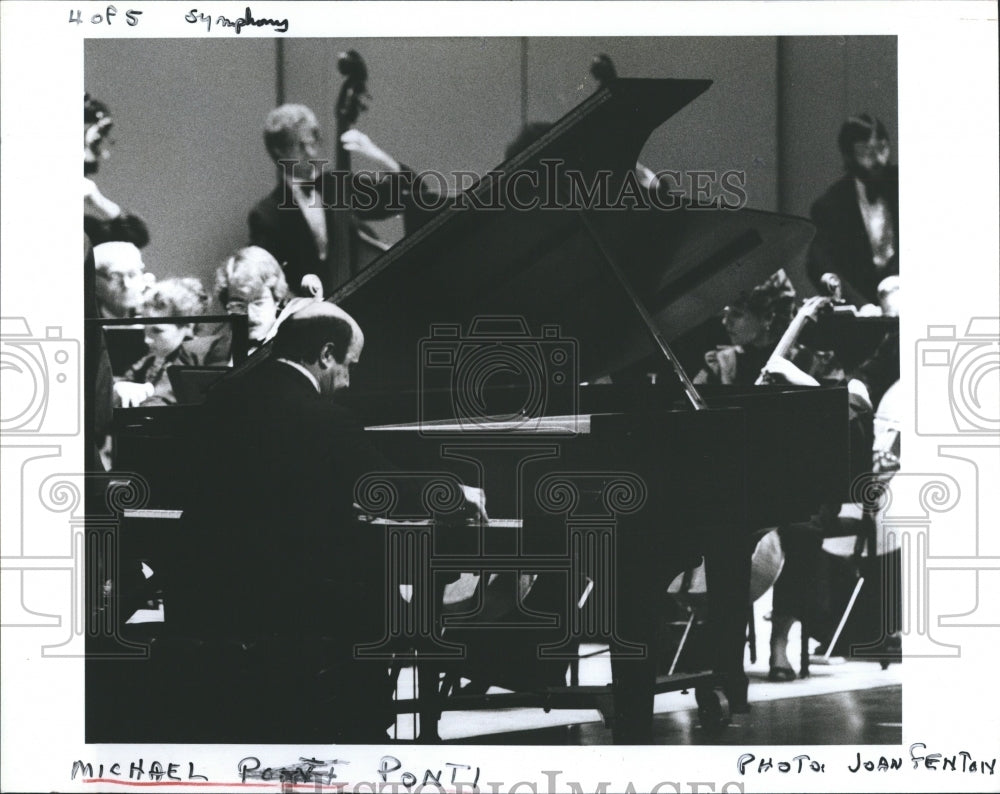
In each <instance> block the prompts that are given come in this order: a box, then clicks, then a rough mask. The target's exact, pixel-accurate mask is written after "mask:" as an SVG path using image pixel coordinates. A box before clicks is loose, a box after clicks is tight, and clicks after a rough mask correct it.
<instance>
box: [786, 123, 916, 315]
mask: <svg viewBox="0 0 1000 794" xmlns="http://www.w3.org/2000/svg"><path fill="white" fill-rule="evenodd" d="M837 145H838V147H839V148H840V153H841V156H842V157H843V160H844V169H845V171H846V174H845V175H844V176H843V177H842V178H841V179H839V180H838V181H837V182H835V183H834V184H833V185H832V186H831V187H830V189H829V190H827V191H826V193H824V194H823V195H822V196H821V197H820V198H819V199H818V200H817V201H816V203H815V204H813V206H812V211H811V216H812V220H813V222H814V223H815V224H816V237H815V239H814V240H813V243H812V245H811V247H810V249H809V258H808V260H807V263H806V267H807V270H808V272H809V277H810V278H811V279H812V281H813V283H814V284H815V285H816V287H817V289H821V291H822V288H821V282H822V277H823V275H824V274H825V273H836V274H837V275H838V276H840V278H841V280H842V282H843V286H844V297H845V298H846V299H847V300H848V301H849V302H851V303H854V304H856V305H858V306H862V305H865V304H873V305H875V304H878V284H879V282H880V281H882V279H884V278H886V277H887V276H891V275H896V274H898V273H899V171H898V170H897V168H896V166H894V165H891V164H890V163H889V157H890V155H891V148H890V145H889V135H888V133H887V132H886V129H885V125H884V124H882V122H881V121H879V120H878V119H876V118H874V117H872V116H870V115H868V114H867V113H862V114H860V115H858V116H852V117H851V118H849V119H848V120H847V121H845V122H844V124H843V126H842V127H841V129H840V134H839V136H838V138H837Z"/></svg>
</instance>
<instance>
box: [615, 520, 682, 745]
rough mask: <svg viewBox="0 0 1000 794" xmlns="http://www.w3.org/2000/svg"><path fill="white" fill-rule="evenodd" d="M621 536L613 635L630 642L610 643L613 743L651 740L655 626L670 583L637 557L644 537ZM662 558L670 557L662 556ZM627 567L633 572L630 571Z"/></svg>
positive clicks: (662, 615) (646, 546)
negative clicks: (635, 539)
mask: <svg viewBox="0 0 1000 794" xmlns="http://www.w3.org/2000/svg"><path fill="white" fill-rule="evenodd" d="M620 539H621V540H622V543H621V547H620V548H621V557H620V558H619V571H620V572H622V573H621V574H620V576H619V579H618V584H619V586H618V588H617V594H616V595H617V601H616V603H615V618H616V619H615V623H614V626H615V637H616V638H620V639H621V641H622V642H623V643H626V642H627V643H629V644H630V645H629V646H627V647H623V646H620V645H618V644H616V643H615V642H611V643H610V649H611V681H612V694H613V696H614V718H613V721H612V737H613V739H614V742H615V744H651V743H652V740H653V697H654V696H655V694H656V692H655V690H656V663H657V659H656V652H657V627H658V626H659V625H660V624H661V623H662V622H663V621H665V620H666V614H665V612H666V610H665V608H664V604H665V599H664V593H663V591H664V590H665V589H666V583H665V582H664V581H663V580H662V578H661V577H660V576H657V575H652V574H651V573H650V572H649V571H648V569H649V565H648V558H647V562H646V564H645V566H640V565H639V564H638V563H637V562H636V560H638V559H639V558H640V557H639V555H640V553H641V552H642V551H643V549H645V551H646V553H648V552H649V548H650V545H649V544H643V543H642V542H641V541H640V542H639V543H638V545H636V544H635V543H632V542H629V541H630V540H632V539H631V538H627V537H626V538H624V539H622V538H620ZM647 539H648V538H647ZM655 558H656V557H655V556H654V557H653V559H655ZM661 559H668V558H667V557H665V556H664V557H661ZM626 571H628V572H630V573H629V574H628V575H626V574H625V573H624V572H626ZM638 571H644V573H642V574H640V573H637V572H638ZM636 643H638V644H641V645H642V646H644V647H645V652H644V654H643V655H642V656H638V657H637V656H636V655H635V649H634V644H636ZM616 651H618V652H617V653H616Z"/></svg>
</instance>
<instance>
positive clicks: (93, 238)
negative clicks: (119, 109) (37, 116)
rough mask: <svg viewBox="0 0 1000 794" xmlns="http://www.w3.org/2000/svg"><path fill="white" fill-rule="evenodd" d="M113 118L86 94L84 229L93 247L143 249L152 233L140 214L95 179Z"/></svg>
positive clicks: (97, 101)
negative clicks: (117, 244)
mask: <svg viewBox="0 0 1000 794" xmlns="http://www.w3.org/2000/svg"><path fill="white" fill-rule="evenodd" d="M113 126H114V119H113V118H112V116H111V111H110V110H109V109H108V106H107V105H105V104H104V103H103V102H101V101H100V100H97V99H94V98H93V97H92V96H90V94H84V95H83V229H84V232H85V233H86V235H87V236H88V237H89V238H90V242H91V244H92V245H100V244H101V243H107V242H112V241H115V240H118V241H124V242H129V243H133V244H134V245H135V246H136V247H138V248H142V247H144V246H145V245H146V244H147V243H148V242H149V230H148V229H147V228H146V224H145V222H144V221H143V220H142V218H140V217H139V216H138V215H135V214H133V213H130V212H126V211H125V210H123V209H122V208H121V207H120V206H119V205H118V204H116V203H115V202H114V201H112V200H111V199H109V198H108V197H107V196H105V195H104V194H103V193H102V192H101V191H100V189H99V188H98V187H97V183H96V182H94V180H93V177H94V176H95V175H96V174H97V171H98V169H99V168H100V166H101V163H102V162H103V161H104V160H107V159H108V157H109V156H110V154H109V152H108V144H109V143H110V140H109V135H110V133H111V128H112V127H113Z"/></svg>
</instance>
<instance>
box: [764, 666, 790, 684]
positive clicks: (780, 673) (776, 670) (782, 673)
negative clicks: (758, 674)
mask: <svg viewBox="0 0 1000 794" xmlns="http://www.w3.org/2000/svg"><path fill="white" fill-rule="evenodd" d="M767 680H768V681H774V682H775V683H778V682H783V681H794V680H795V671H794V670H793V669H792V668H791V667H772V668H771V671H770V672H769V673H768V674H767Z"/></svg>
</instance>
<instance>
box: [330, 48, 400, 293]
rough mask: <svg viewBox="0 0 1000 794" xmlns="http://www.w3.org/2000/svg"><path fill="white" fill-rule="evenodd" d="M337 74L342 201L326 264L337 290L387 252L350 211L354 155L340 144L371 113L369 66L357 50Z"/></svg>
mask: <svg viewBox="0 0 1000 794" xmlns="http://www.w3.org/2000/svg"><path fill="white" fill-rule="evenodd" d="M337 71H339V72H340V74H341V75H342V76H343V78H344V80H343V82H342V83H341V85H340V91H339V92H338V94H337V105H336V108H335V109H334V116H335V121H336V125H335V127H336V133H337V134H336V149H335V151H334V169H335V173H336V175H337V182H338V192H339V193H340V196H339V199H340V200H339V201H338V206H337V208H336V209H335V210H334V212H333V228H332V229H331V230H330V234H331V235H332V240H333V244H332V245H331V258H330V261H329V262H328V263H327V267H328V273H329V276H328V281H329V283H330V284H331V285H335V286H336V285H341V284H345V283H347V282H348V281H350V279H352V278H353V277H354V276H356V275H357V274H358V273H360V272H361V271H362V270H363V269H364V268H365V267H367V266H368V265H369V264H371V263H372V262H373V261H374V260H375V259H377V258H378V257H379V256H380V255H381V254H382V253H384V252H385V251H386V250H387V249H388V246H387V245H386V244H385V243H383V242H381V241H380V240H379V239H378V238H376V237H375V236H374V235H373V234H372V233H371V231H370V230H368V229H365V228H364V227H363V226H362V225H361V224H360V223H359V222H358V219H357V217H356V216H355V214H354V212H353V210H352V209H351V206H352V202H351V198H352V190H353V185H352V180H353V177H352V171H351V153H350V152H349V151H348V150H347V149H346V148H345V146H344V144H343V141H342V140H341V139H342V137H343V135H344V133H345V132H347V131H348V130H350V129H351V128H352V127H353V126H354V125H355V124H356V123H357V120H358V117H359V116H360V115H361V112H362V111H363V110H367V109H368V106H367V104H366V100H367V99H368V66H367V65H366V64H365V62H364V59H362V57H361V56H360V55H359V54H358V52H357V51H356V50H348V51H347V52H342V53H340V55H339V56H338V57H337Z"/></svg>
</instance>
